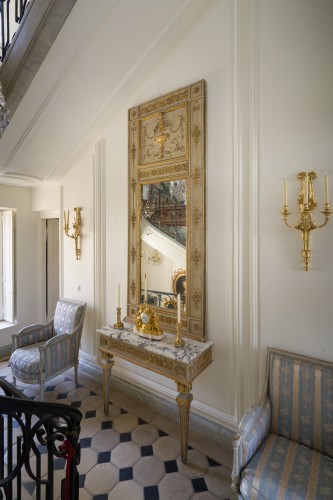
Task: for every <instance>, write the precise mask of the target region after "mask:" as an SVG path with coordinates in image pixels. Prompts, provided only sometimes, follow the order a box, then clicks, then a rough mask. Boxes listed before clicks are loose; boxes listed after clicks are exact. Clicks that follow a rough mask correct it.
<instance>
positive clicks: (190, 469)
mask: <svg viewBox="0 0 333 500" xmlns="http://www.w3.org/2000/svg"><path fill="white" fill-rule="evenodd" d="M177 465H178V470H179V472H180V473H181V474H183V475H184V476H186V477H189V478H190V479H191V478H194V477H203V476H204V475H205V474H206V472H207V471H208V467H209V464H208V460H207V457H206V456H205V455H204V454H203V453H201V452H200V451H197V450H188V452H187V462H186V464H184V463H183V462H182V461H181V458H180V457H178V458H177Z"/></svg>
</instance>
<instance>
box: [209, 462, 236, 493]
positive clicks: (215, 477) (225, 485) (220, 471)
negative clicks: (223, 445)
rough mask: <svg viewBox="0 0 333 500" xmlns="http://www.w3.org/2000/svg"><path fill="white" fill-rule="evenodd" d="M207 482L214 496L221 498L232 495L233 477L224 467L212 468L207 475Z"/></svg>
mask: <svg viewBox="0 0 333 500" xmlns="http://www.w3.org/2000/svg"><path fill="white" fill-rule="evenodd" d="M205 481H206V484H207V487H208V489H209V491H211V492H212V493H214V495H221V498H226V497H228V496H229V495H230V483H231V475H230V471H229V470H228V469H227V468H226V467H223V465H221V466H217V467H210V469H209V470H208V472H207V474H206V475H205Z"/></svg>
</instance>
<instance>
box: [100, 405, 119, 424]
mask: <svg viewBox="0 0 333 500" xmlns="http://www.w3.org/2000/svg"><path fill="white" fill-rule="evenodd" d="M120 413H121V409H120V407H119V406H118V405H114V404H112V403H111V404H109V414H108V415H105V413H104V405H102V406H100V407H99V408H97V410H96V418H98V419H99V420H100V421H101V422H107V421H110V420H114V419H115V418H117V417H119V415H120Z"/></svg>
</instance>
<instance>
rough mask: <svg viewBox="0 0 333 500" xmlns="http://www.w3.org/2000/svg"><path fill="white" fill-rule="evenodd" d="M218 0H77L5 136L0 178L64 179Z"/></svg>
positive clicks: (0, 152)
mask: <svg viewBox="0 0 333 500" xmlns="http://www.w3.org/2000/svg"><path fill="white" fill-rule="evenodd" d="M215 1H216V0H215ZM212 3H214V0H204V1H203V0H167V1H165V0H98V2H91V0H77V1H76V3H75V5H74V7H73V8H72V10H71V12H70V13H69V15H68V17H67V20H66V21H65V23H64V24H63V26H62V28H61V31H60V33H59V34H58V36H57V38H56V39H55V41H54V43H53V45H52V47H51V48H50V50H49V51H48V53H47V55H46V57H45V59H44V61H43V63H42V64H41V66H40V68H39V69H38V71H37V73H36V75H35V76H34V78H33V80H32V82H31V84H30V86H29V87H28V88H27V91H26V93H25V95H24V97H23V99H22V100H21V102H20V103H19V105H18V107H17V109H16V111H15V113H14V115H13V117H12V119H11V122H10V124H9V126H8V128H7V129H6V130H5V133H4V135H3V138H2V139H1V140H0V183H10V184H19V185H34V184H36V183H39V182H45V181H60V180H61V179H62V178H63V176H64V175H65V174H66V172H67V171H68V169H69V168H70V167H71V166H72V165H73V163H74V162H75V160H76V159H77V158H78V157H79V156H80V155H81V154H82V153H83V152H84V151H85V150H86V148H88V147H90V145H91V144H93V143H94V141H96V137H97V134H98V131H99V130H101V129H102V128H103V127H104V126H105V125H106V124H107V123H108V120H110V119H111V117H112V113H114V112H115V110H117V109H120V106H121V104H122V103H124V102H125V99H128V97H129V95H130V92H131V88H133V82H134V81H135V80H137V79H138V78H144V74H145V71H147V69H149V67H152V65H153V64H156V62H157V61H158V60H159V59H160V58H162V57H163V56H164V55H165V54H166V53H167V51H168V50H170V48H172V47H174V46H175V44H176V43H177V41H179V40H180V39H181V38H182V36H184V34H185V33H186V32H187V31H188V30H190V29H191V26H193V24H194V23H196V22H197V21H198V20H199V19H200V17H201V16H202V15H203V13H204V12H205V10H207V9H208V8H209V7H210V6H211V5H212ZM143 69H144V71H143Z"/></svg>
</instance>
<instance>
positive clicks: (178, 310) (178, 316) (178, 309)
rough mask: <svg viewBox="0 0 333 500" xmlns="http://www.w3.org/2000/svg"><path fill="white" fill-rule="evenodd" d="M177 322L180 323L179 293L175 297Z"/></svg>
mask: <svg viewBox="0 0 333 500" xmlns="http://www.w3.org/2000/svg"><path fill="white" fill-rule="evenodd" d="M177 322H178V323H180V293H179V294H178V295H177Z"/></svg>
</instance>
